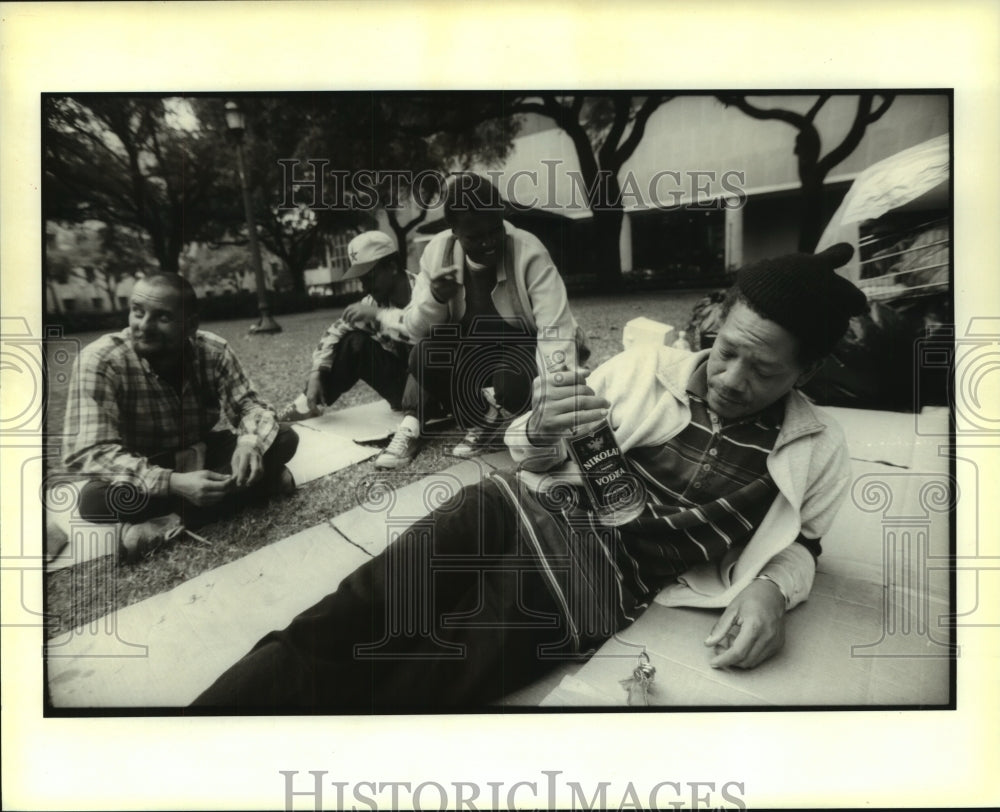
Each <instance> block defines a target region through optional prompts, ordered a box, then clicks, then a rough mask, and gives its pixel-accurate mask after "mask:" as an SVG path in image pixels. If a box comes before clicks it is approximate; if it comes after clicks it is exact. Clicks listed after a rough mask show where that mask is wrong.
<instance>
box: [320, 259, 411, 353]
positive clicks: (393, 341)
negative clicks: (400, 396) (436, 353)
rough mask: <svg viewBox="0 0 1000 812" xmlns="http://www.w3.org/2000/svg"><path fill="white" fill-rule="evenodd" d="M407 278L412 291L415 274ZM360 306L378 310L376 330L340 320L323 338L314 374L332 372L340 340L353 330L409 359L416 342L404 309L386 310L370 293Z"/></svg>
mask: <svg viewBox="0 0 1000 812" xmlns="http://www.w3.org/2000/svg"><path fill="white" fill-rule="evenodd" d="M406 278H407V281H408V282H409V283H410V289H411V290H412V289H413V284H414V276H413V274H411V273H410V272H409V271H407V273H406ZM359 304H365V305H372V306H373V307H375V308H377V310H378V323H377V324H376V325H375V326H374V329H371V328H368V327H367V326H366V327H358V326H357V325H353V324H348V323H347V322H346V321H344V320H343V319H337V320H336V321H335V322H334V323H333V324H331V325H330V326H329V327H328V328H327V330H326V332H325V333H323V337H322V338H320V340H319V344H318V345H317V346H316V349H315V350H314V351H313V356H312V371H313V372H315V371H316V370H319V369H329V368H330V367H331V366H333V353H334V350H335V349H336V347H337V344H338V343H339V342H340V340H341V339H342V338H343V337H344V336H345V335H347V333H349V332H350V331H351V330H358V329H364V330H365V331H366V332H369V333H371V335H372V337H373V338H374V339H375V340H376V341H377V342H378V343H379V345H380V346H381V347H382V349H384V350H386V351H387V352H391V353H393V354H394V355H398V356H399V357H400V358H404V359H405V358H406V357H407V356H408V355H409V353H410V349H411V347H412V344H413V341H412V339H411V338H410V334H409V333H408V332H407V331H406V328H405V327H404V326H403V309H402V308H399V307H391V306H389V307H382V306H381V305H380V304H379V303H378V302H376V301H375V297H374V296H372V295H371V294H370V293H369V294H368V295H366V296H365V297H364V298H363V299H362V300H361V301H360V303H359Z"/></svg>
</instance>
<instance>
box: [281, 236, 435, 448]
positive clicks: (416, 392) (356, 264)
mask: <svg viewBox="0 0 1000 812" xmlns="http://www.w3.org/2000/svg"><path fill="white" fill-rule="evenodd" d="M347 255H348V257H349V258H350V260H351V266H350V268H348V269H347V273H345V274H344V275H343V276H342V277H341V279H340V281H345V280H348V279H360V280H361V281H362V285H363V286H364V292H365V296H364V298H362V299H361V300H360V301H358V302H355V303H353V304H350V305H348V306H347V307H346V308H345V309H344V312H343V314H341V317H340V318H339V319H337V321H335V322H334V323H333V324H331V325H330V327H329V328H327V331H326V332H325V333H324V334H323V337H322V338H321V339H320V341H319V344H318V345H317V347H316V349H315V351H314V352H313V357H312V369H311V370H310V372H309V378H308V380H307V381H306V386H305V390H304V392H303V394H301V395H299V397H298V398H297V399H296V400H295V401H293V402H292V403H289V404H288V405H287V406H286V407H285V408H284V409H282V410H281V411H280V412H279V414H278V419H279V420H281V421H284V422H291V421H295V420H304V419H306V418H309V417H316V416H317V415H319V414H321V413H322V407H324V406H331V405H333V403H334V402H335V401H336V400H337V398H339V397H340V396H341V395H342V394H344V393H345V392H347V391H348V390H349V389H350V388H351V387H353V386H354V384H356V383H357V382H358V381H359V380H362V381H364V382H365V383H367V384H368V385H369V386H371V387H372V389H374V390H375V391H376V392H378V393H379V395H381V396H382V397H383V398H385V399H386V400H387V401H389V405H390V406H391V407H392V408H393V409H394V410H396V411H402V412H403V413H404V418H403V424H402V426H401V429H400V431H397V432H396V435H397V436H396V437H394V438H393V442H392V443H390V445H389V447H388V448H386V450H385V451H384V452H382V454H380V455H379V456H378V458H376V460H375V465H376V467H379V468H397V467H400V466H402V465H405V464H407V463H408V462H410V460H412V459H413V457H414V456H415V455H416V453H417V451H418V450H419V445H420V444H419V438H420V424H419V421H418V418H417V415H418V414H419V413H420V411H421V410H420V397H421V396H422V392H421V390H420V387H419V386H418V385H417V383H416V381H415V380H414V379H413V378H412V377H411V376H410V375H409V373H408V371H407V363H408V359H409V355H410V351H411V349H412V344H411V341H410V337H409V335H408V334H407V331H406V328H405V327H404V326H403V308H405V307H406V305H407V304H409V301H410V294H411V291H412V288H413V278H412V277H411V276H410V274H409V273H407V271H406V269H405V267H404V265H403V263H402V262H401V261H400V256H399V250H398V248H397V246H396V241H395V240H394V239H393V238H392V237H390V236H389V235H388V234H385V233H383V232H381V231H365V232H363V233H362V234H359V235H358V236H357V237H355V238H354V239H353V240H351V242H350V243H349V244H348V246H347Z"/></svg>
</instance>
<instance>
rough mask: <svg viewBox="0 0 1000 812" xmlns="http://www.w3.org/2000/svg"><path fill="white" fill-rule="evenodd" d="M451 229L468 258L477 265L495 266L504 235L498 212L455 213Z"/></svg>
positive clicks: (501, 217)
mask: <svg viewBox="0 0 1000 812" xmlns="http://www.w3.org/2000/svg"><path fill="white" fill-rule="evenodd" d="M451 230H452V232H453V233H454V234H455V237H456V238H457V239H458V241H459V243H461V245H462V250H463V251H465V255H466V256H467V257H468V258H469V259H471V260H472V261H473V262H475V263H477V264H479V265H486V266H487V267H490V268H495V267H496V264H497V261H498V258H499V256H500V250H501V247H502V246H503V237H504V231H503V215H502V214H500V212H492V211H489V212H465V213H463V214H457V215H455V218H454V224H453V225H452V227H451Z"/></svg>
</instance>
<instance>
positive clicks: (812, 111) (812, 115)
mask: <svg viewBox="0 0 1000 812" xmlns="http://www.w3.org/2000/svg"><path fill="white" fill-rule="evenodd" d="M831 95H832V94H830V93H821V94H820V96H819V98H818V99H816V101H815V102H813V106H812V107H810V108H809V112H808V113H806V121H809V122H812V121H815V120H816V114H817V113H819V111H820V109H821V108H822V107H823V105H824V104H826V103H827V102H828V101H829V100H830V96H831Z"/></svg>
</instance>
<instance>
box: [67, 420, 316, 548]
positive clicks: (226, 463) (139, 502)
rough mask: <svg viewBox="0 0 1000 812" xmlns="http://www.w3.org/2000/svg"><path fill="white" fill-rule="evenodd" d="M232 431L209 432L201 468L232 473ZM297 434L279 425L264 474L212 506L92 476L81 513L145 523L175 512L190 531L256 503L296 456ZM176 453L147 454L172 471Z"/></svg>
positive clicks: (86, 516) (85, 516) (94, 519)
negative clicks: (151, 494)
mask: <svg viewBox="0 0 1000 812" xmlns="http://www.w3.org/2000/svg"><path fill="white" fill-rule="evenodd" d="M236 439H237V438H236V435H235V434H233V432H231V431H213V432H211V433H210V434H209V435H208V437H207V438H206V439H205V468H207V469H208V470H210V471H216V472H217V473H220V474H231V473H232V468H231V467H230V461H231V460H232V456H233V452H234V451H235V450H236ZM298 445H299V435H298V434H296V433H295V432H294V431H292V430H291V429H279V430H278V434H277V436H276V437H275V438H274V442H273V443H271V447H270V448H268V450H267V451H266V452H265V453H264V459H263V463H264V476H263V477H261V479H260V480H258V481H257V482H256V483H254V484H253V485H252V486H251V487H249V488H247V489H246V490H243V491H240V492H239V493H233V494H230V495H228V496H226V497H225V498H224V499H222V500H221V501H219V502H217V503H216V504H214V505H209V506H206V507H198V506H197V505H192V504H191V503H190V502H186V501H184V500H183V499H181V498H180V497H176V496H166V497H159V496H158V497H149V498H148V499H146V498H143V497H144V495H143V494H142V493H141V492H139V491H138V490H137V489H136V487H135V486H134V485H130V484H124V485H123V484H121V483H116V482H109V481H108V480H104V479H92V480H90V481H88V482H87V484H86V485H84V486H83V488H82V489H81V491H80V505H79V512H80V517H81V518H82V519H85V520H86V521H90V522H144V521H147V520H149V519H153V518H155V517H157V516H165V515H166V514H168V513H176V514H178V515H179V516H180V517H181V519H182V520H183V521H184V524H185V525H186V526H187V527H190V528H192V529H194V528H196V527H200V526H201V525H204V524H208V523H209V522H213V521H216V520H217V519H221V518H224V517H225V516H229V515H231V514H232V513H234V512H236V511H237V510H238V509H239V508H240V507H242V506H243V505H247V504H255V503H259V502H260V501H261V500H263V499H266V498H267V497H268V496H269V495H270V494H271V493H273V492H274V490H275V489H276V488H277V483H278V481H279V479H280V477H281V470H282V468H283V466H284V465H285V463H286V462H288V461H289V460H290V459H291V458H292V457H293V456H294V455H295V449H296V448H298ZM174 455H175V452H173V451H167V452H163V453H161V454H156V455H154V456H152V457H150V458H149V461H150V462H151V463H153V464H154V465H159V466H162V467H164V468H170V469H173V468H174V465H175V462H174V460H175V456H174Z"/></svg>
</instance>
